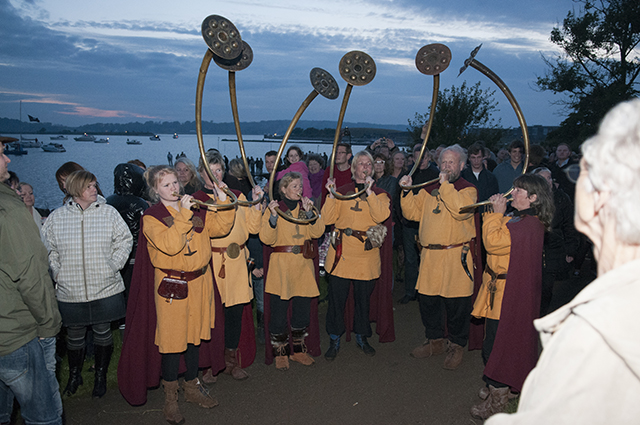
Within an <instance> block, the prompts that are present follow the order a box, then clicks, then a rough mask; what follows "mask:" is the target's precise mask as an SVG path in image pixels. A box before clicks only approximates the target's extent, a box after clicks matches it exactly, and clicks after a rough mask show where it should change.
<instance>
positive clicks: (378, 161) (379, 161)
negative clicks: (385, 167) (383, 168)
mask: <svg viewBox="0 0 640 425" xmlns="http://www.w3.org/2000/svg"><path fill="white" fill-rule="evenodd" d="M384 162H385V161H384V160H382V159H378V160H377V161H376V164H384Z"/></svg>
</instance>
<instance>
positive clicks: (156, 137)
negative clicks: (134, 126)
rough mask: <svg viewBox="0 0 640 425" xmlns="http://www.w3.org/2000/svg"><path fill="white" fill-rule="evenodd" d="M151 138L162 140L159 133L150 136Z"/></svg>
mask: <svg viewBox="0 0 640 425" xmlns="http://www.w3.org/2000/svg"><path fill="white" fill-rule="evenodd" d="M149 140H157V141H160V136H158V135H157V134H154V135H153V136H149Z"/></svg>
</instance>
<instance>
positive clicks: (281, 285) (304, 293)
mask: <svg viewBox="0 0 640 425" xmlns="http://www.w3.org/2000/svg"><path fill="white" fill-rule="evenodd" d="M299 211H300V206H297V207H296V209H295V210H293V211H292V214H293V216H294V217H298V213H299ZM269 217H271V211H270V210H269V209H267V210H266V211H265V213H264V215H263V216H262V228H261V229H260V240H261V241H262V242H263V243H264V244H265V245H269V246H286V245H302V244H303V243H304V241H305V240H306V239H316V238H319V237H320V236H322V234H323V233H324V227H325V224H324V223H325V222H324V220H323V218H322V217H320V218H319V219H318V220H316V222H315V223H314V224H299V225H298V224H294V223H291V222H289V221H287V220H285V219H283V218H282V217H278V221H277V222H276V228H275V229H274V228H272V227H271V225H270V224H269ZM300 235H302V236H300ZM264 291H265V292H266V293H268V294H274V295H278V296H279V297H280V298H281V299H283V300H288V299H290V298H292V297H309V298H312V297H317V296H318V295H320V292H318V284H317V283H316V272H315V269H314V266H313V260H312V259H307V258H304V257H303V256H302V254H294V253H291V252H274V253H272V254H271V257H270V258H269V271H268V272H267V280H266V282H265V288H264Z"/></svg>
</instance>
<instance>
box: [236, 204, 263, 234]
mask: <svg viewBox="0 0 640 425" xmlns="http://www.w3.org/2000/svg"><path fill="white" fill-rule="evenodd" d="M241 208H245V207H241ZM244 216H245V220H246V222H247V229H249V233H251V234H254V235H257V234H258V233H260V228H261V227H262V211H260V210H259V209H256V208H255V206H251V207H248V208H247V211H246V214H245V215H244Z"/></svg>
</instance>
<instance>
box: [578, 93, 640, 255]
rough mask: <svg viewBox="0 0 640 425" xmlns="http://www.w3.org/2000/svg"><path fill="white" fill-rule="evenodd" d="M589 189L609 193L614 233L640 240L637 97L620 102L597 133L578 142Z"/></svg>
mask: <svg viewBox="0 0 640 425" xmlns="http://www.w3.org/2000/svg"><path fill="white" fill-rule="evenodd" d="M582 152H583V154H584V161H585V162H586V164H587V167H588V170H589V181H590V183H591V185H593V189H594V190H597V191H599V192H603V191H609V192H610V194H611V195H610V201H609V202H610V206H611V209H612V211H613V212H614V214H615V217H616V235H617V237H618V238H619V239H620V240H621V241H623V242H627V243H631V244H638V243H640V220H638V217H637V211H638V210H639V209H640V185H638V184H634V182H638V181H640V99H635V100H631V101H627V102H623V103H620V104H619V105H618V106H616V107H614V108H613V109H612V110H611V111H609V112H608V113H607V115H606V116H605V117H604V120H603V121H602V123H601V124H600V128H599V130H598V133H597V134H596V135H595V136H593V137H591V138H590V139H589V140H587V141H586V142H585V143H584V144H583V145H582Z"/></svg>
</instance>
